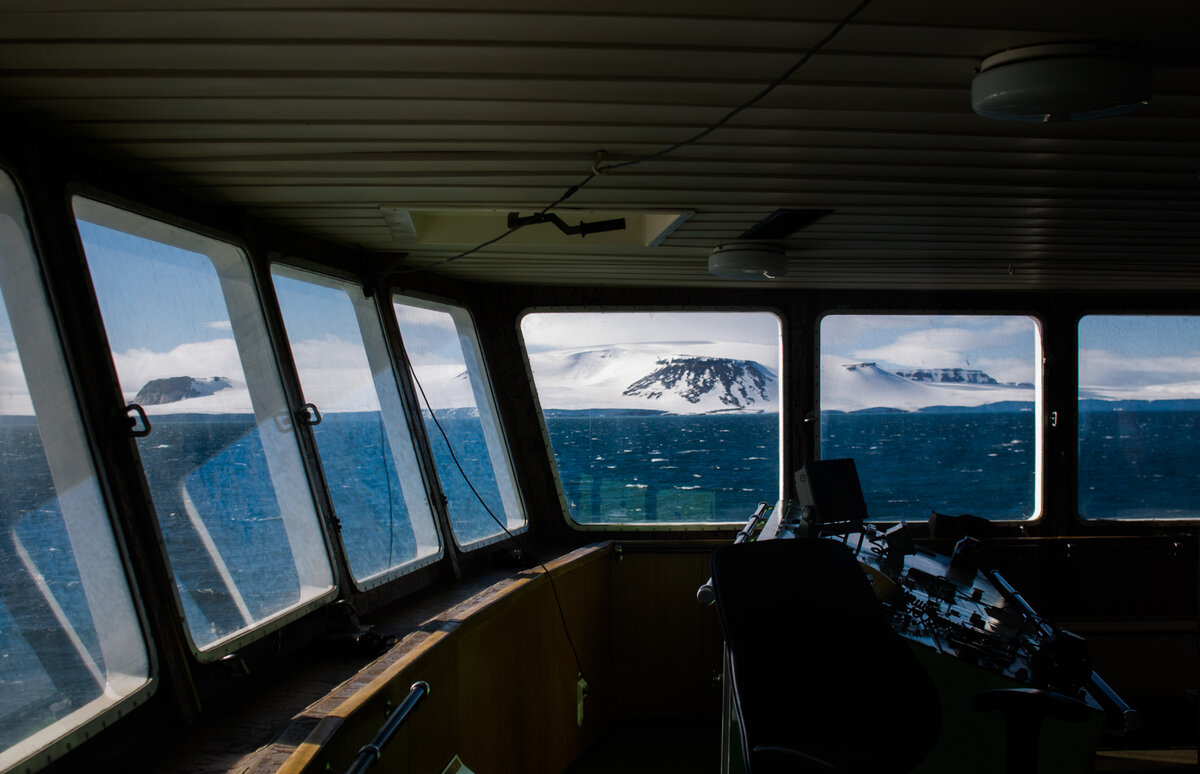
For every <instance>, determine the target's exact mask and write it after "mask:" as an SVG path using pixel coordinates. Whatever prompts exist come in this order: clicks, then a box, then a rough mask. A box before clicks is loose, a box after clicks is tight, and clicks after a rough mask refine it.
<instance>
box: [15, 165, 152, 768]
mask: <svg viewBox="0 0 1200 774" xmlns="http://www.w3.org/2000/svg"><path fill="white" fill-rule="evenodd" d="M0 176H3V177H4V178H5V180H4V181H0V187H2V188H6V189H8V190H6V191H3V192H2V193H0V197H2V199H0V200H3V199H9V197H10V196H11V201H9V202H7V203H8V204H11V206H12V211H11V212H9V213H7V214H9V215H11V216H12V220H13V221H14V225H15V226H16V229H17V230H18V231H19V232H20V233H19V234H14V238H15V239H14V241H19V242H20V243H21V248H22V249H23V251H24V253H25V256H24V258H23V260H24V259H27V260H28V264H27V266H28V270H29V272H30V274H31V275H35V276H36V282H35V284H36V285H37V287H36V288H30V292H37V293H38V295H39V297H40V300H41V302H42V305H43V307H44V310H45V317H44V319H43V320H42V321H40V322H39V323H37V324H39V325H43V324H44V325H45V327H46V328H47V332H48V334H49V336H50V337H51V342H49V344H50V345H52V346H53V348H54V350H55V359H56V360H57V361H58V365H60V366H61V368H62V371H63V376H62V384H61V388H62V390H63V391H65V393H66V397H65V400H63V401H62V402H63V403H66V404H69V406H70V413H71V417H70V420H71V421H72V422H73V423H74V424H75V425H76V426H77V431H78V442H79V449H78V451H79V452H81V453H82V455H83V456H84V457H85V458H86V461H87V464H88V466H89V468H90V470H91V473H92V481H93V483H94V486H95V494H96V498H97V503H96V504H97V505H99V507H100V508H101V509H102V511H103V513H102V514H101V515H100V517H99V518H100V519H102V521H103V524H104V525H105V526H106V527H107V534H108V536H110V537H111V540H112V549H113V555H112V556H113V559H115V562H114V564H113V566H112V567H111V569H112V570H114V571H115V572H116V573H118V574H119V575H120V577H121V579H122V580H123V581H124V584H125V588H126V590H127V591H128V601H129V604H130V607H131V613H132V616H131V619H130V621H131V623H133V625H134V626H135V627H136V631H133V632H130V635H129V636H133V637H138V638H140V640H141V643H142V646H143V648H144V651H145V669H146V674H145V679H144V680H143V681H142V683H141V684H140V685H139V686H137V687H135V688H134V689H133V690H131V691H129V692H128V693H127V694H125V695H124V696H121V697H120V698H117V699H115V700H110V701H109V702H108V705H107V706H106V707H104V708H103V709H101V710H100V711H99V712H96V713H94V714H93V715H92V716H91V717H88V718H86V719H83V720H82V721H80V722H77V723H75V724H74V725H72V726H70V727H68V728H67V730H66V731H65V732H59V733H57V734H52V733H48V732H50V730H51V729H53V728H54V727H55V726H56V725H58V722H61V720H63V719H65V718H61V719H59V721H56V722H55V723H52V724H50V725H49V726H47V727H45V728H43V729H41V730H40V731H38V732H36V733H34V734H33V735H31V736H28V737H25V738H24V739H22V740H21V741H20V742H18V743H16V744H14V745H13V746H12V747H10V748H9V750H14V749H15V750H19V751H20V752H18V753H17V755H19V757H18V758H16V759H15V760H14V761H13V762H12V763H11V766H12V769H13V770H16V769H17V768H20V767H26V768H29V769H30V770H36V769H40V768H42V767H43V766H45V765H48V764H50V763H52V762H53V761H55V760H57V759H59V758H61V757H62V756H64V755H66V754H67V753H68V752H70V751H71V750H74V749H75V748H76V747H78V746H79V745H80V744H81V743H82V742H84V741H86V740H88V739H90V738H92V737H94V736H95V735H96V734H98V733H99V732H101V731H102V730H104V729H106V728H108V727H110V726H111V725H112V724H113V723H114V722H116V721H117V720H118V719H120V718H122V717H124V716H126V715H128V714H129V713H130V712H132V711H133V710H134V709H135V708H137V707H140V706H142V705H143V704H145V703H146V702H147V701H148V700H149V699H150V698H151V697H152V696H153V695H154V694H155V693H156V692H157V690H158V687H159V684H160V682H161V679H162V678H161V675H160V663H159V655H158V642H157V641H156V638H155V636H154V630H153V628H152V627H151V625H150V619H149V616H148V614H147V611H146V607H145V602H144V600H143V597H142V593H141V590H140V588H139V584H138V580H137V572H136V571H135V569H134V566H133V561H132V558H131V555H130V550H129V546H128V545H127V542H126V535H125V531H124V529H123V525H122V523H121V521H120V519H119V518H118V513H119V512H120V508H119V507H118V503H117V499H116V498H115V497H114V494H113V490H112V488H111V485H110V482H109V478H108V475H107V471H106V470H105V469H104V465H103V455H102V454H101V453H100V451H99V446H98V444H97V432H98V431H97V429H96V428H95V426H94V424H93V422H92V421H91V417H89V416H88V414H87V411H86V407H85V405H84V401H83V400H82V399H81V396H82V395H83V393H84V392H85V389H86V385H85V383H84V382H83V381H81V379H80V377H79V371H78V368H77V365H76V362H75V359H74V358H73V356H72V352H71V351H70V348H69V347H68V342H67V341H66V340H65V338H64V324H63V320H64V317H63V313H62V302H61V301H60V300H59V297H58V294H57V293H56V288H55V287H54V283H53V282H52V281H51V278H52V276H53V274H54V272H52V271H51V270H50V268H49V266H48V264H47V261H46V259H45V257H44V255H43V250H42V244H41V242H40V240H39V238H38V233H37V224H36V223H35V221H34V217H33V216H32V215H31V212H30V209H29V207H28V206H27V202H28V200H29V197H28V196H27V194H26V190H25V185H24V183H23V181H22V180H21V178H20V175H19V174H18V171H17V170H16V169H15V168H14V167H13V166H12V165H10V164H9V163H8V161H7V159H0ZM22 370H24V367H22ZM26 378H27V377H26ZM35 416H36V413H35ZM89 609H90V605H89ZM102 698H103V694H102V696H101V697H100V698H98V699H96V700H93V702H89V704H87V705H83V707H87V706H89V705H90V704H93V703H95V702H96V701H100V699H102ZM83 707H81V708H80V709H82V708H83ZM77 711H78V710H76V712H77ZM72 714H74V713H70V714H68V715H67V716H66V717H68V718H69V717H71V715H72ZM32 740H38V741H32ZM31 741H32V744H31ZM25 748H28V749H25ZM6 752H7V751H6Z"/></svg>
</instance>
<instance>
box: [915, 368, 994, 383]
mask: <svg viewBox="0 0 1200 774" xmlns="http://www.w3.org/2000/svg"><path fill="white" fill-rule="evenodd" d="M896 375H897V376H903V377H904V378H905V379H911V380H912V381H914V382H936V383H938V384H996V383H997V382H996V380H995V379H993V378H992V377H990V376H988V375H987V374H985V373H984V372H983V371H979V370H975V369H971V368H917V369H914V370H911V371H896Z"/></svg>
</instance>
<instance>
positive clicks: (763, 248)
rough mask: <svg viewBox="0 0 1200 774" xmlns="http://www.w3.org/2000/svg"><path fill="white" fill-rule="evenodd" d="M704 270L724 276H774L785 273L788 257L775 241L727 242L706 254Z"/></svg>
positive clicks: (780, 275) (748, 278)
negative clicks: (770, 242)
mask: <svg viewBox="0 0 1200 774" xmlns="http://www.w3.org/2000/svg"><path fill="white" fill-rule="evenodd" d="M708 271H709V273H710V274H715V275H717V276H718V277H725V278H726V279H738V280H764V279H778V278H779V277H782V276H784V275H786V274H787V271H788V257H787V253H786V252H785V251H784V249H783V248H782V247H780V246H778V245H772V244H761V243H758V242H730V243H729V244H725V245H717V247H716V249H715V250H713V251H712V254H711V255H709V256H708Z"/></svg>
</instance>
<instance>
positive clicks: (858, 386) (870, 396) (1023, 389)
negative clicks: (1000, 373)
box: [821, 355, 1035, 411]
mask: <svg viewBox="0 0 1200 774" xmlns="http://www.w3.org/2000/svg"><path fill="white" fill-rule="evenodd" d="M955 372H958V373H957V374H956V373H955ZM904 374H909V375H910V376H905V375H904ZM914 374H915V375H916V377H915V378H913V376H912V375H914ZM943 375H944V376H947V377H948V378H945V379H943V378H941V376H943ZM1034 395H1035V393H1034V388H1033V387H1032V385H1011V384H1000V383H998V382H997V381H996V380H995V379H993V378H992V377H991V376H988V375H987V374H986V373H984V372H982V371H969V370H968V369H952V368H942V369H901V370H900V371H899V372H893V371H887V370H885V369H883V368H880V367H879V366H878V365H876V364H875V363H847V362H845V361H844V360H842V359H840V358H838V357H836V356H833V355H825V356H823V357H822V358H821V408H822V409H824V410H827V411H830V410H831V411H865V410H869V409H893V410H899V411H919V410H921V409H926V408H929V407H931V406H950V407H958V408H973V407H978V406H984V405H987V404H989V403H1002V402H1008V401H1014V402H1023V403H1024V402H1031V401H1033V400H1034Z"/></svg>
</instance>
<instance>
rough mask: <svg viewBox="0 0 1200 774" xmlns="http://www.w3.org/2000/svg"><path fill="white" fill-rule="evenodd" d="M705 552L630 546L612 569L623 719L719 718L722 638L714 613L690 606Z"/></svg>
mask: <svg viewBox="0 0 1200 774" xmlns="http://www.w3.org/2000/svg"><path fill="white" fill-rule="evenodd" d="M711 550H712V549H711V547H705V546H699V547H695V548H692V549H689V550H676V551H671V552H658V551H654V550H653V549H649V550H648V551H645V552H644V551H642V550H639V549H637V548H635V547H633V546H629V547H627V548H626V549H625V550H623V551H622V552H621V560H620V561H619V562H617V563H616V565H615V566H614V569H613V614H614V615H613V672H614V675H615V677H616V686H617V689H618V692H619V693H618V695H617V697H616V698H617V706H616V715H617V716H618V717H621V718H679V717H694V716H699V715H709V714H711V715H714V716H715V715H717V714H719V712H720V687H719V684H718V683H717V682H716V681H715V679H714V678H715V676H716V675H717V673H719V672H720V669H721V635H720V628H719V626H718V623H717V613H716V609H715V608H713V607H705V606H702V605H700V604H699V603H698V602H697V601H696V589H697V588H698V587H699V586H700V584H702V583H704V581H706V580H707V579H708V557H709V554H710V553H711Z"/></svg>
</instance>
